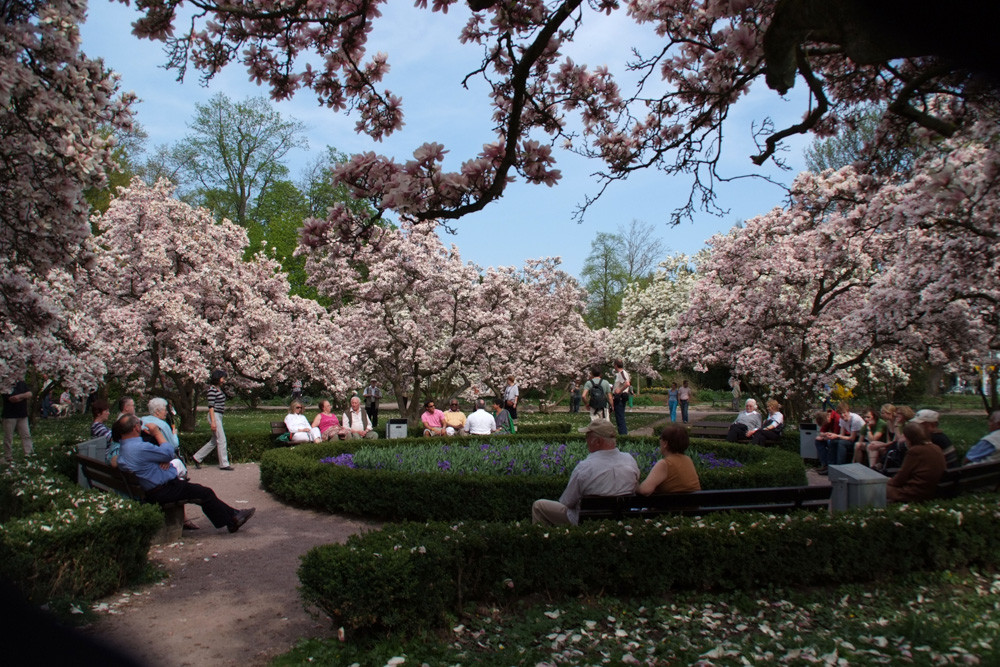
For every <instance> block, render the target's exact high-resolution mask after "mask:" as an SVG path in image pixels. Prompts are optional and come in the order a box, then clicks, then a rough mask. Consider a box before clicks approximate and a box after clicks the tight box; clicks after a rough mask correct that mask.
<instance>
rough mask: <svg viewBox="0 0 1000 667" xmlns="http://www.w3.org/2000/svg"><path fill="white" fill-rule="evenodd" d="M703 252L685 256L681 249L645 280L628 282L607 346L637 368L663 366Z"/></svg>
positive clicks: (640, 370)
mask: <svg viewBox="0 0 1000 667" xmlns="http://www.w3.org/2000/svg"><path fill="white" fill-rule="evenodd" d="M706 256H707V254H706V253H704V252H702V253H699V255H698V256H697V257H694V258H692V257H689V256H687V255H685V254H683V253H681V254H677V255H673V256H671V257H669V258H668V259H666V260H665V261H663V262H660V268H659V270H657V271H656V272H655V273H654V274H653V278H652V280H651V281H650V282H649V284H647V285H645V286H643V285H641V284H639V283H633V284H631V285H629V286H628V287H627V288H626V290H625V296H624V297H623V298H622V307H621V310H620V311H618V324H617V325H616V326H615V328H614V329H612V330H611V338H610V342H609V344H610V346H611V349H612V351H613V352H614V353H615V355H616V356H620V357H622V358H623V359H624V360H626V361H627V362H628V364H630V365H631V366H632V367H633V368H635V369H636V370H637V371H639V372H651V371H652V370H653V369H655V368H663V366H664V364H665V363H666V361H667V359H668V357H669V354H670V350H671V349H672V348H673V340H672V338H671V336H670V332H671V331H672V330H673V329H674V326H675V324H676V322H677V316H678V315H679V314H680V313H682V312H684V311H685V310H687V307H688V304H689V301H690V294H691V288H692V287H693V286H694V284H695V281H696V280H697V273H696V266H697V264H698V263H700V262H703V261H704V260H705V257H706Z"/></svg>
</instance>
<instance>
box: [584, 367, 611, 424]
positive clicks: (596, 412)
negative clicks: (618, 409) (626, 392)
mask: <svg viewBox="0 0 1000 667" xmlns="http://www.w3.org/2000/svg"><path fill="white" fill-rule="evenodd" d="M610 393H611V383H610V382H608V381H607V380H605V379H604V378H602V377H601V368H600V367H599V366H594V367H593V368H591V369H590V379H589V380H587V381H586V382H585V383H584V384H583V402H584V403H585V404H586V405H587V407H588V408H590V421H594V420H595V419H607V418H608V402H609V401H608V395H609V394H610Z"/></svg>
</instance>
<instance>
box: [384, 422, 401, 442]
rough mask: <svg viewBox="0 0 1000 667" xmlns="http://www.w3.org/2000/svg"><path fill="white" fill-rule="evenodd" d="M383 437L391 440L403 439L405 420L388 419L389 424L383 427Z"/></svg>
mask: <svg viewBox="0 0 1000 667" xmlns="http://www.w3.org/2000/svg"><path fill="white" fill-rule="evenodd" d="M385 437H386V438H389V439H392V438H405V437H406V420H405V419H390V420H389V423H388V424H386V425H385Z"/></svg>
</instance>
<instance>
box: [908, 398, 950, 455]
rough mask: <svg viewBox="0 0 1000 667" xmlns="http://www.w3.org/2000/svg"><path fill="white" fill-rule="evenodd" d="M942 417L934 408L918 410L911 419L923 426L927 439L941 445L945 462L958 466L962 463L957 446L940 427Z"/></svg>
mask: <svg viewBox="0 0 1000 667" xmlns="http://www.w3.org/2000/svg"><path fill="white" fill-rule="evenodd" d="M940 419H941V415H939V414H938V413H937V412H935V411H934V410H917V414H916V415H914V416H913V419H911V420H910V421H912V422H913V423H914V424H920V425H921V426H923V427H924V433H926V434H927V439H928V440H930V441H931V442H933V443H934V444H935V445H937V446H938V447H940V448H941V451H942V453H944V462H945V464H946V465H947V466H948V467H949V468H957V467H958V466H959V464H960V463H961V462H960V461H959V460H958V452H956V451H955V446H954V445H952V444H951V439H950V438H949V437H948V436H946V435H945V434H944V433H942V432H941V429H939V428H938V421H939V420H940Z"/></svg>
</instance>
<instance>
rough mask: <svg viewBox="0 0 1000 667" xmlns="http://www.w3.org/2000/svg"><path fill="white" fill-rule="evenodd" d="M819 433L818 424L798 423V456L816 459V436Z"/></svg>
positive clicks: (817, 456)
mask: <svg viewBox="0 0 1000 667" xmlns="http://www.w3.org/2000/svg"><path fill="white" fill-rule="evenodd" d="M818 434H819V425H817V424H813V423H811V422H802V423H800V424H799V456H801V457H802V458H804V459H816V458H819V455H818V454H817V453H816V436H817V435H818Z"/></svg>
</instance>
